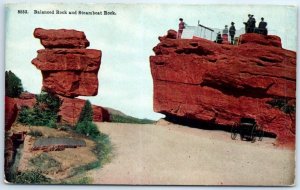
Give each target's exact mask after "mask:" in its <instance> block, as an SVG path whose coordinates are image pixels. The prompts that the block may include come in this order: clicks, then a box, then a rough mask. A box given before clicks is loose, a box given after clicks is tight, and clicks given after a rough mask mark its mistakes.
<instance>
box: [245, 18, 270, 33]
mask: <svg viewBox="0 0 300 190" xmlns="http://www.w3.org/2000/svg"><path fill="white" fill-rule="evenodd" d="M244 24H245V32H246V33H258V34H263V35H267V34H268V29H267V22H265V21H264V17H261V21H260V23H259V25H258V27H256V26H255V24H256V20H255V18H254V15H251V14H248V21H247V22H244Z"/></svg>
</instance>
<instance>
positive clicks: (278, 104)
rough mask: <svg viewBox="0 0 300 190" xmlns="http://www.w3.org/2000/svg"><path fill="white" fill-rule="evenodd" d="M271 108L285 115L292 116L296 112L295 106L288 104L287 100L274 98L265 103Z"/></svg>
mask: <svg viewBox="0 0 300 190" xmlns="http://www.w3.org/2000/svg"><path fill="white" fill-rule="evenodd" d="M267 103H268V104H270V105H271V106H272V107H275V108H278V109H280V110H281V111H283V112H284V113H286V114H292V113H295V111H296V105H294V104H290V103H289V101H288V100H287V99H283V98H274V99H273V100H271V101H269V102H267Z"/></svg>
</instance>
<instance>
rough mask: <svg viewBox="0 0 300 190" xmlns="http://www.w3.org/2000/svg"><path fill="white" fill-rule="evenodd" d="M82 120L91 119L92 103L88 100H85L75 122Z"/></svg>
mask: <svg viewBox="0 0 300 190" xmlns="http://www.w3.org/2000/svg"><path fill="white" fill-rule="evenodd" d="M83 121H93V109H92V104H91V102H90V101H89V100H87V101H86V102H85V104H84V106H83V108H82V110H81V113H80V116H79V119H78V121H77V123H80V122H83Z"/></svg>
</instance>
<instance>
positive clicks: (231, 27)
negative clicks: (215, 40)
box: [229, 22, 236, 44]
mask: <svg viewBox="0 0 300 190" xmlns="http://www.w3.org/2000/svg"><path fill="white" fill-rule="evenodd" d="M235 31H236V30H235V27H234V22H231V26H230V28H229V35H230V40H231V44H233V41H234V35H235Z"/></svg>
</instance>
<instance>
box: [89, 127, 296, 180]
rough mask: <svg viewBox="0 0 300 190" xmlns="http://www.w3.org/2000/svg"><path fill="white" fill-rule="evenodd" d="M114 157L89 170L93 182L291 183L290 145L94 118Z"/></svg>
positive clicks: (291, 152)
mask: <svg viewBox="0 0 300 190" xmlns="http://www.w3.org/2000/svg"><path fill="white" fill-rule="evenodd" d="M97 125H98V126H99V129H100V130H101V132H103V133H106V134H108V135H110V137H111V141H112V143H113V145H114V147H115V149H114V152H115V157H114V159H113V160H112V161H111V163H108V164H106V165H104V167H103V168H101V169H96V170H92V171H90V172H88V175H89V176H90V177H92V178H93V183H95V184H152V185H155V184H156V185H158V184H161V185H169V184H172V185H291V184H293V182H294V167H295V164H294V157H295V153H294V151H292V150H287V149H280V148H276V147H274V146H273V143H274V141H275V140H274V139H270V138H264V139H263V141H262V142H256V143H251V142H245V141H240V140H235V141H233V140H231V138H230V133H226V132H223V131H210V130H200V129H194V128H189V127H184V126H179V125H173V124H172V125H166V126H163V125H134V124H121V123H98V124H97Z"/></svg>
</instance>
